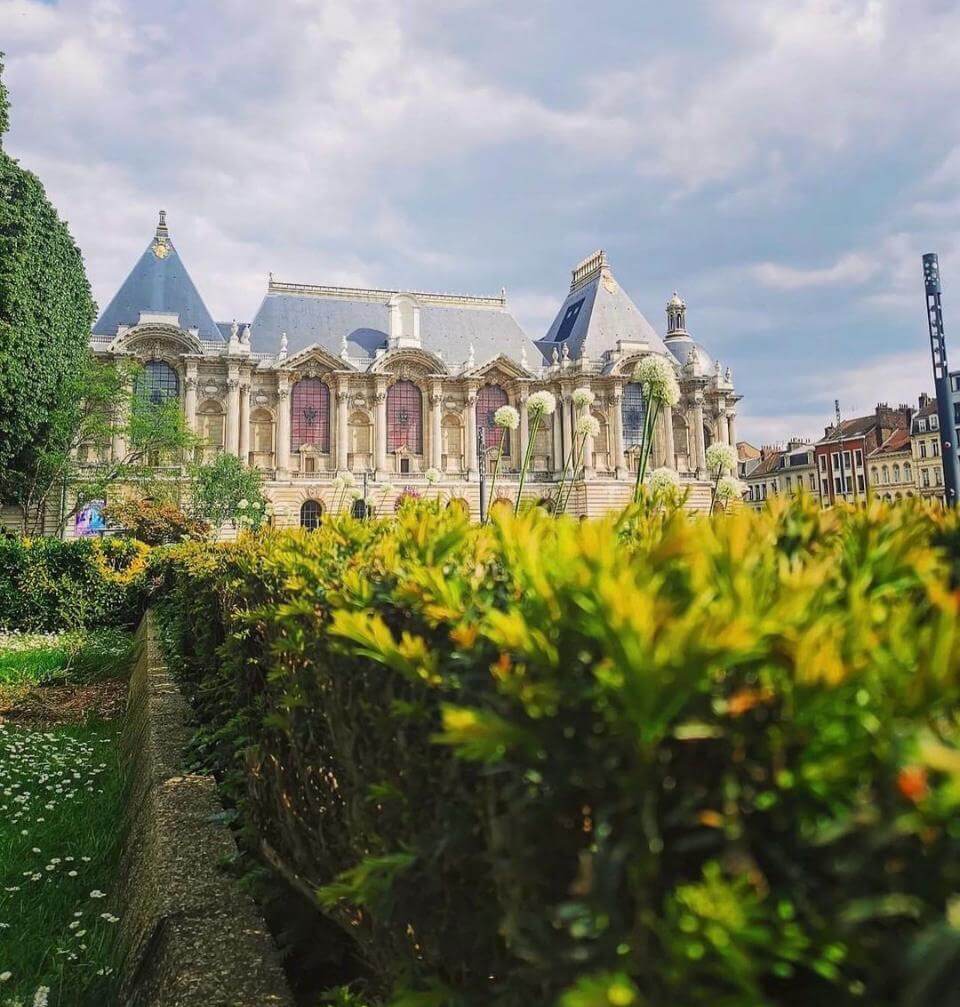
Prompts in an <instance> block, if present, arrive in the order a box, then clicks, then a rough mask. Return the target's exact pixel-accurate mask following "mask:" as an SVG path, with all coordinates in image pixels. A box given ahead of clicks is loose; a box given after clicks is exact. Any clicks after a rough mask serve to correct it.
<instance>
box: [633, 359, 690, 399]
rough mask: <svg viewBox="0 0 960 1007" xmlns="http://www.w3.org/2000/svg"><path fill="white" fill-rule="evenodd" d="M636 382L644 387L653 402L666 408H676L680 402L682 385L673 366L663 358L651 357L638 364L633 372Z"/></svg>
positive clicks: (645, 392) (647, 396)
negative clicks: (678, 381)
mask: <svg viewBox="0 0 960 1007" xmlns="http://www.w3.org/2000/svg"><path fill="white" fill-rule="evenodd" d="M633 377H634V380H635V381H638V382H639V383H640V384H641V385H643V391H644V394H645V396H646V398H648V399H649V400H650V401H651V402H659V403H660V404H661V405H664V406H675V405H676V404H677V403H678V402H679V401H680V385H679V384H678V383H677V375H676V373H675V372H674V370H673V366H672V365H671V364H670V363H668V362H667V361H666V360H665V359H664V358H663V357H655V356H649V357H644V358H643V360H641V361H640V363H639V364H637V369H636V370H635V371H634V372H633Z"/></svg>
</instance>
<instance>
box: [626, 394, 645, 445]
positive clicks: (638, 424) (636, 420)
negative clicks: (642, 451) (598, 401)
mask: <svg viewBox="0 0 960 1007" xmlns="http://www.w3.org/2000/svg"><path fill="white" fill-rule="evenodd" d="M620 415H621V416H622V418H623V446H624V447H625V448H635V447H639V446H640V444H642V443H643V419H644V416H645V415H646V408H645V404H644V401H643V386H642V385H641V384H640V382H639V381H631V382H630V383H629V384H626V385H624V386H623V398H622V399H621V400H620Z"/></svg>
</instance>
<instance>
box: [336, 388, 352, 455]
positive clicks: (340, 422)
mask: <svg viewBox="0 0 960 1007" xmlns="http://www.w3.org/2000/svg"><path fill="white" fill-rule="evenodd" d="M349 402H350V393H349V392H348V391H347V389H346V388H345V387H344V386H343V385H341V386H340V387H339V388H338V389H337V453H336V465H337V471H338V472H346V471H347V464H348V462H347V454H348V448H349V444H348V442H347V438H348V434H349V430H348V424H349V422H350V421H349V420H348V419H347V406H348V404H349Z"/></svg>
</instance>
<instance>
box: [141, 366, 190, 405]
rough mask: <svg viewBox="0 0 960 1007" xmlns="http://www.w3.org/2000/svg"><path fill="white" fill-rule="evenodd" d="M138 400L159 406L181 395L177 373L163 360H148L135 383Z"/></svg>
mask: <svg viewBox="0 0 960 1007" xmlns="http://www.w3.org/2000/svg"><path fill="white" fill-rule="evenodd" d="M134 391H135V393H136V397H137V399H139V400H140V401H142V402H150V403H151V404H152V405H155V406H159V405H162V404H163V403H164V402H168V401H169V400H170V399H176V398H178V397H179V395H180V378H179V377H178V376H177V372H176V371H175V370H174V369H173V368H172V367H171V366H170V365H169V364H167V363H165V362H164V361H162V360H148V361H147V362H146V364H144V367H143V370H142V371H141V372H140V373H139V374H138V375H137V377H136V379H135V381H134Z"/></svg>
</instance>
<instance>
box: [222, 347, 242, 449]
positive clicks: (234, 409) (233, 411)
mask: <svg viewBox="0 0 960 1007" xmlns="http://www.w3.org/2000/svg"><path fill="white" fill-rule="evenodd" d="M239 434H240V377H239V375H238V373H237V368H236V366H235V365H234V366H232V367H231V368H230V374H229V377H228V378H227V431H226V444H225V445H224V449H225V450H226V452H227V454H231V455H235V454H237V453H238V447H239Z"/></svg>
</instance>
